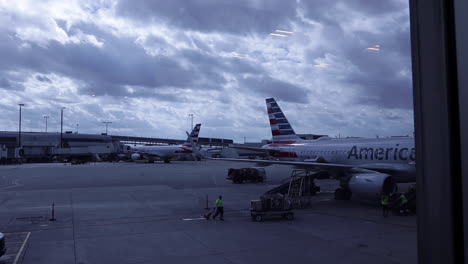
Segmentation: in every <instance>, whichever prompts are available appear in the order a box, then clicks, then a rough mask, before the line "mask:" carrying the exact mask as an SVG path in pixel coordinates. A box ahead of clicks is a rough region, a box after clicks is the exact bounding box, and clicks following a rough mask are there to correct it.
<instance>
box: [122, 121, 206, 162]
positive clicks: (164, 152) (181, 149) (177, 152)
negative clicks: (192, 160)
mask: <svg viewBox="0 0 468 264" xmlns="http://www.w3.org/2000/svg"><path fill="white" fill-rule="evenodd" d="M200 127H201V124H196V125H195V127H194V128H193V130H192V133H190V134H189V135H188V138H187V141H185V143H184V144H182V145H167V146H137V147H131V151H134V152H135V153H133V154H132V155H131V158H132V160H138V159H141V158H142V157H146V158H153V157H159V158H160V159H162V160H164V162H165V163H169V162H170V159H171V158H173V157H180V156H183V155H191V154H192V143H191V142H193V143H194V144H196V143H197V142H198V134H199V133H200Z"/></svg>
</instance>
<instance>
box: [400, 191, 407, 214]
mask: <svg viewBox="0 0 468 264" xmlns="http://www.w3.org/2000/svg"><path fill="white" fill-rule="evenodd" d="M407 205H408V199H406V196H405V194H403V193H402V194H400V213H401V214H403V213H404V214H406V213H407V212H408V208H407Z"/></svg>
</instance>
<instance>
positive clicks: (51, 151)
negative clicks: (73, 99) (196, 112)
mask: <svg viewBox="0 0 468 264" xmlns="http://www.w3.org/2000/svg"><path fill="white" fill-rule="evenodd" d="M184 142H185V140H178V139H163V138H150V137H128V136H114V135H107V134H101V135H97V134H78V133H72V132H70V131H68V132H65V133H57V132H52V133H50V132H49V133H45V132H21V135H20V134H19V133H18V132H11V131H9V132H8V131H4V132H0V159H1V160H2V161H5V160H19V159H21V160H22V161H26V162H29V161H31V162H37V161H53V160H64V159H66V160H73V159H78V158H86V159H90V158H91V159H94V160H101V159H103V160H114V159H115V158H116V157H117V155H118V154H119V153H121V152H123V150H124V148H123V146H124V144H139V145H141V144H145V145H157V144H182V143H184ZM232 143H233V140H232V139H223V138H199V144H202V145H210V146H222V147H226V146H228V145H229V144H232Z"/></svg>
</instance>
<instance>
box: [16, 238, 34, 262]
mask: <svg viewBox="0 0 468 264" xmlns="http://www.w3.org/2000/svg"><path fill="white" fill-rule="evenodd" d="M30 235H31V232H28V234H27V235H26V238H25V239H24V242H23V245H22V246H21V248H20V250H19V252H18V254H17V255H16V258H15V261H13V264H16V263H17V262H18V259H19V257H20V256H21V253H22V252H23V249H24V246H25V245H26V243H27V242H28V239H29V236H30Z"/></svg>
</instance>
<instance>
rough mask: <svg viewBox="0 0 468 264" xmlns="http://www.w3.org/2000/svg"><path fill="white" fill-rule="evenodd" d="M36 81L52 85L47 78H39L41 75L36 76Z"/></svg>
mask: <svg viewBox="0 0 468 264" xmlns="http://www.w3.org/2000/svg"><path fill="white" fill-rule="evenodd" d="M36 80H38V81H40V82H46V83H52V81H51V80H50V79H49V78H47V77H46V76H41V75H37V76H36Z"/></svg>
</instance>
